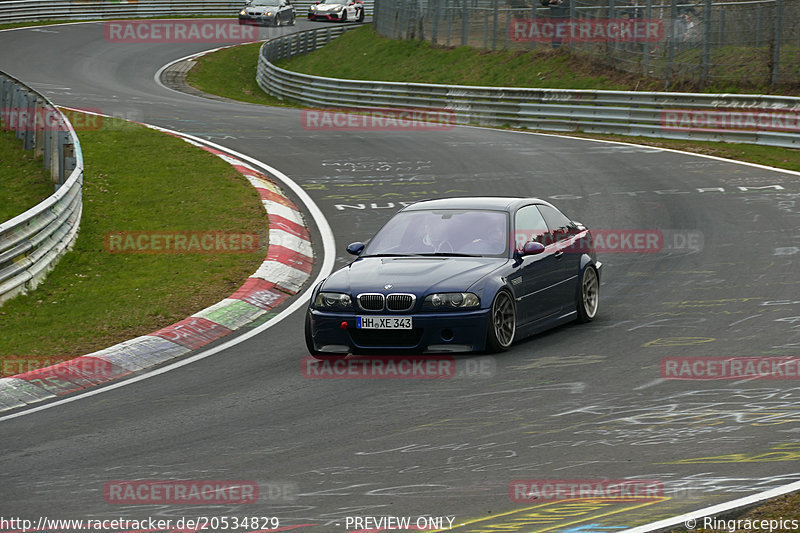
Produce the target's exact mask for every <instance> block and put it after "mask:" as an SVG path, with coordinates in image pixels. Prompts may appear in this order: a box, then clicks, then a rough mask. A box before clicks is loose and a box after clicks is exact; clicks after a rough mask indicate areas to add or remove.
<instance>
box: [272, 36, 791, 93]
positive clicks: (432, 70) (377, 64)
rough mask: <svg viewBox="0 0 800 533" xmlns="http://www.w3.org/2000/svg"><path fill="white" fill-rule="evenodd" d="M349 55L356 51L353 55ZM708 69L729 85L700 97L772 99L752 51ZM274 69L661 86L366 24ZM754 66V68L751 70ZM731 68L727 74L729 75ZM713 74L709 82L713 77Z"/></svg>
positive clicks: (424, 79)
mask: <svg viewBox="0 0 800 533" xmlns="http://www.w3.org/2000/svg"><path fill="white" fill-rule="evenodd" d="M353 51H356V52H355V53H354V52H353ZM714 53H715V56H714V57H713V58H712V62H713V63H717V62H718V63H719V67H718V68H719V69H725V71H726V72H725V75H726V76H732V75H735V76H737V78H736V79H735V80H732V81H725V82H718V83H717V84H716V85H711V86H709V87H708V88H706V89H703V91H704V92H739V93H741V92H758V93H760V94H764V93H768V92H772V91H771V89H770V87H768V86H764V85H763V84H761V83H762V82H760V81H759V80H764V79H769V76H768V75H767V74H766V72H767V71H765V70H764V69H765V68H766V67H765V66H764V65H763V57H764V56H765V53H764V51H763V50H759V49H748V48H736V49H731V47H728V48H723V49H719V50H715V51H714ZM799 54H800V49H798V48H792V49H789V50H785V51H784V56H785V58H784V61H783V63H782V64H784V65H788V67H787V71H786V72H785V73H784V74H783V77H784V78H785V79H787V80H795V81H793V82H791V83H789V84H787V85H785V86H783V87H781V88H780V90H781V92H782V93H783V94H800V83H797V81H796V80H797V79H798V78H797V76H796V75H795V74H796V71H797V69H796V67H794V66H793V65H795V64H796V62H797V58H798V57H800V55H799ZM682 60H683V61H685V62H686V63H687V64H699V61H700V60H699V56H697V55H696V54H695V55H692V53H687V55H686V57H683V58H682ZM277 65H278V66H280V67H282V68H286V69H289V70H294V71H296V72H302V73H305V74H314V75H317V76H328V77H332V78H347V79H355V80H380V81H399V82H402V81H404V82H418V83H442V84H455V85H486V86H502V87H538V88H549V89H593V90H622V91H633V90H640V91H663V90H664V82H663V80H660V79H657V78H651V77H643V76H639V75H636V74H631V73H626V72H621V71H617V70H614V69H613V68H610V67H609V66H608V65H605V64H603V62H602V61H599V60H598V58H597V57H595V56H589V55H585V54H580V53H577V52H575V53H570V52H569V51H568V50H567V49H564V48H560V49H555V50H554V49H551V48H549V47H543V46H540V47H539V48H537V49H535V50H513V51H509V50H500V51H488V50H478V49H475V48H469V47H466V46H463V47H460V48H446V47H442V46H435V45H432V44H430V43H428V42H427V41H397V40H394V39H387V38H385V37H382V36H380V35H378V34H377V33H375V31H374V30H373V29H372V26H371V25H366V26H363V27H361V28H358V29H355V30H351V31H348V32H347V33H345V34H344V35H342V36H341V37H338V38H336V39H335V40H333V41H331V43H330V44H328V45H326V46H325V47H324V48H322V49H321V50H318V51H316V52H314V53H311V54H308V55H304V56H299V57H296V58H292V59H286V60H282V61H279V62H278V63H277ZM756 66H758V68H756ZM734 67H735V68H734ZM721 74H722V73H720V72H717V71H716V70H715V71H713V72H712V75H716V76H720V75H721ZM697 87H698V83H697V82H696V81H694V80H692V79H690V78H687V79H686V80H684V81H683V82H680V83H678V82H676V83H673V84H672V85H671V86H670V90H674V91H690V92H691V91H694V90H698V89H697Z"/></svg>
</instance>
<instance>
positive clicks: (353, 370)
mask: <svg viewBox="0 0 800 533" xmlns="http://www.w3.org/2000/svg"><path fill="white" fill-rule="evenodd" d="M300 371H301V374H302V375H303V377H304V378H307V379H450V378H453V377H455V376H456V372H457V371H456V361H455V358H453V357H452V356H425V357H403V356H383V357H381V356H378V357H348V358H346V359H333V360H323V361H319V360H317V359H314V358H313V357H311V356H310V355H308V356H306V357H304V358H303V359H301V361H300Z"/></svg>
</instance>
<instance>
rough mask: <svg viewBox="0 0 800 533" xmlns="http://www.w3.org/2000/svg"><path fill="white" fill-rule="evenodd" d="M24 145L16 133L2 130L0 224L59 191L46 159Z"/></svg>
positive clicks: (0, 149) (0, 141) (0, 144)
mask: <svg viewBox="0 0 800 533" xmlns="http://www.w3.org/2000/svg"><path fill="white" fill-rule="evenodd" d="M22 145H23V143H22V141H21V140H19V139H17V137H16V133H15V132H12V131H0V223H2V222H5V221H6V220H8V219H10V218H13V217H15V216H17V215H19V214H21V213H23V212H24V211H26V210H28V209H30V208H31V207H33V206H35V205H36V204H38V203H39V202H41V201H42V200H44V199H45V198H47V197H48V196H50V195H51V194H53V192H55V188H54V187H53V182H52V180H51V179H50V174H49V172H48V171H47V170H45V168H44V162H43V161H42V158H41V157H35V156H34V155H33V151H32V150H24V149H23V148H22Z"/></svg>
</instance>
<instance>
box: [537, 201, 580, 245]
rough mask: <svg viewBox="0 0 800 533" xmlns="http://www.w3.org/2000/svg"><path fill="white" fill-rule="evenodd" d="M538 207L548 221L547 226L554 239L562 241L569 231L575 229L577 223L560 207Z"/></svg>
mask: <svg viewBox="0 0 800 533" xmlns="http://www.w3.org/2000/svg"><path fill="white" fill-rule="evenodd" d="M537 207H538V208H539V211H541V213H542V216H543V217H544V220H545V222H547V227H548V228H549V230H550V233H551V234H552V235H553V239H554V240H556V241H560V240H561V239H564V238H566V237H567V235H569V232H570V231H571V230H574V229H575V224H574V223H573V222H572V221H571V220H570V219H569V218H567V217H566V216H565V215H564V213H562V212H561V211H559V210H558V209H556V208H554V207H550V206H549V205H539V206H537Z"/></svg>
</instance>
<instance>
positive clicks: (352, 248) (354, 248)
mask: <svg viewBox="0 0 800 533" xmlns="http://www.w3.org/2000/svg"><path fill="white" fill-rule="evenodd" d="M363 251H364V243H363V242H351V243H350V244H348V245H347V253H348V254H350V255H361V252H363Z"/></svg>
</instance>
